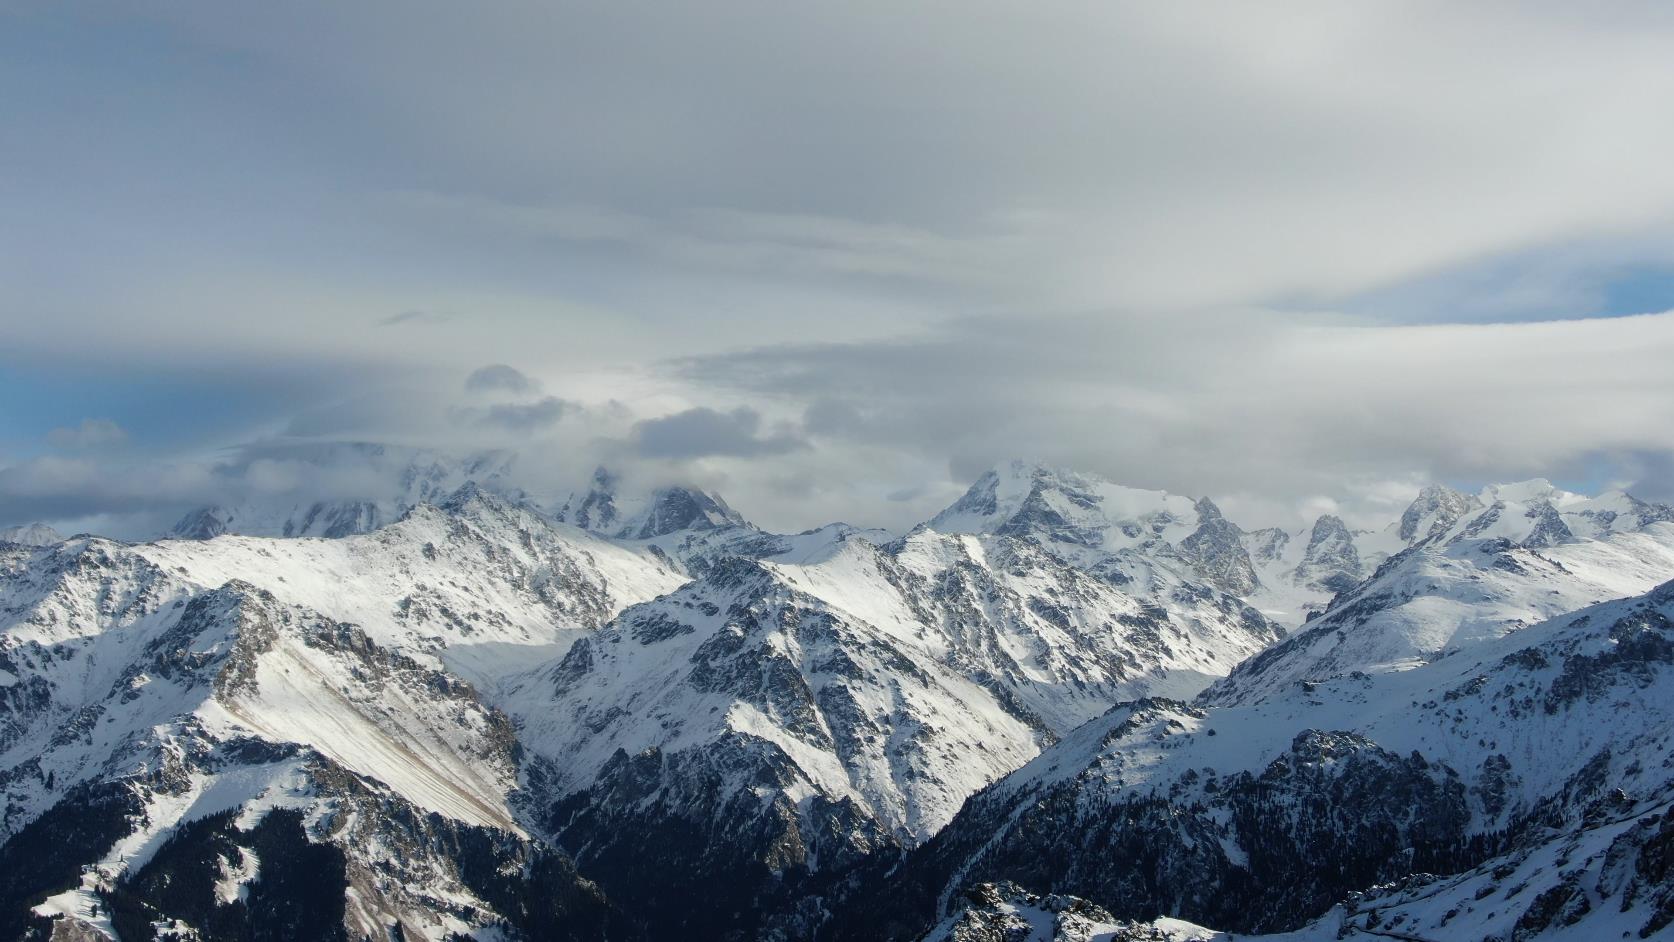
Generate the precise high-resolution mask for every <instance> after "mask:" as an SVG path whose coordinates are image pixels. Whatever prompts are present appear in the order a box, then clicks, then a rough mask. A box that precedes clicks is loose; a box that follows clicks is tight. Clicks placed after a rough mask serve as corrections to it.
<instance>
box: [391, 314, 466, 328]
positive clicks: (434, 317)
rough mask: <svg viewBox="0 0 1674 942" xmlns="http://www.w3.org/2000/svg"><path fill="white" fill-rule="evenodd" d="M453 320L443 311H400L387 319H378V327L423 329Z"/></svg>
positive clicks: (450, 315) (451, 316)
mask: <svg viewBox="0 0 1674 942" xmlns="http://www.w3.org/2000/svg"><path fill="white" fill-rule="evenodd" d="M451 320H453V315H452V314H449V313H447V312H445V311H401V312H400V313H397V314H391V315H389V316H388V317H380V318H378V326H379V327H401V326H409V327H425V326H430V325H434V324H446V323H447V322H449V321H451Z"/></svg>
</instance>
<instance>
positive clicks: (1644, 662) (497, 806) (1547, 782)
mask: <svg viewBox="0 0 1674 942" xmlns="http://www.w3.org/2000/svg"><path fill="white" fill-rule="evenodd" d="M332 447H334V448H335V447H339V446H332ZM328 450H329V449H328ZM316 457H318V456H316ZM327 459H329V461H331V462H340V461H359V462H362V463H370V464H371V465H375V466H376V467H377V468H378V469H379V473H378V474H377V475H373V476H372V477H369V478H367V479H366V480H367V481H369V482H381V483H378V484H377V486H372V485H371V484H368V485H367V486H366V488H365V496H364V499H362V498H361V497H356V498H354V499H351V500H346V501H338V502H331V501H325V502H315V503H318V504H319V505H320V506H319V507H317V508H316V507H315V506H314V505H313V504H308V505H307V506H304V505H303V504H302V503H299V502H296V501H291V502H289V503H285V502H284V501H279V502H274V501H263V500H252V501H248V502H243V503H239V504H237V505H236V509H235V510H232V511H227V510H224V509H223V510H216V511H210V510H206V511H205V512H204V514H203V515H200V522H202V523H203V524H204V525H203V527H202V528H194V527H187V528H186V530H187V531H191V535H193V536H201V537H205V539H165V540H160V541H156V542H151V543H140V544H127V543H121V542H117V541H112V540H105V539H100V538H96V537H88V536H78V537H73V538H70V539H67V540H66V539H63V538H61V537H59V536H58V535H57V534H52V533H45V532H40V531H29V532H28V533H24V532H23V531H19V533H18V535H19V536H25V537H28V538H27V539H0V927H3V928H0V936H5V937H11V936H13V935H20V936H21V935H27V934H28V933H35V934H36V937H41V938H45V937H46V936H47V934H50V933H54V932H57V933H60V934H61V935H62V934H65V933H68V934H70V936H71V937H74V934H75V933H82V934H83V935H84V936H86V937H90V938H98V937H101V934H103V935H104V936H110V935H118V936H120V937H121V938H124V939H126V938H130V937H134V938H150V937H153V936H155V935H157V934H158V933H160V932H162V931H164V930H165V929H167V928H169V927H173V930H178V931H179V932H181V933H182V934H185V935H189V936H190V935H192V934H193V933H195V934H196V937H199V938H216V939H218V938H244V937H247V936H248V935H249V934H250V933H251V932H253V931H254V929H253V927H254V926H257V925H265V926H273V927H281V929H282V931H281V932H280V934H281V935H288V936H290V937H323V938H331V937H339V938H350V937H353V938H360V937H362V936H371V937H401V938H408V939H412V938H432V939H444V938H448V937H449V936H450V934H457V935H463V936H468V937H477V938H498V939H515V938H563V937H574V938H603V937H607V938H631V937H639V936H640V935H641V934H647V935H650V936H652V937H662V936H669V935H684V936H686V937H692V938H754V937H763V938H785V939H789V938H804V937H813V936H816V935H818V936H822V937H826V936H829V937H834V938H909V937H916V936H919V935H922V934H923V933H925V932H932V931H933V932H934V933H935V934H933V936H932V937H933V938H937V939H941V938H957V939H989V938H1005V939H1010V938H1014V937H1033V936H1028V935H1023V936H1019V935H1018V933H1020V932H1032V933H1035V934H1036V936H1038V937H1040V938H1065V939H1081V938H1088V939H1094V938H1096V939H1130V938H1131V939H1190V938H1198V937H1208V938H1222V937H1223V936H1222V935H1220V932H1211V931H1210V930H1208V929H1204V928H1202V926H1213V927H1215V928H1216V929H1217V930H1220V931H1231V932H1237V933H1240V934H1242V933H1245V932H1249V931H1254V930H1260V931H1278V930H1283V931H1285V932H1294V933H1298V934H1297V935H1295V936H1294V938H1298V939H1301V938H1308V939H1315V938H1320V939H1323V938H1326V937H1327V935H1326V934H1327V933H1329V934H1330V937H1335V934H1336V933H1338V932H1340V931H1373V930H1376V931H1383V930H1384V929H1388V928H1389V927H1391V926H1395V927H1397V928H1396V929H1394V930H1392V931H1396V932H1407V934H1408V935H1412V936H1415V937H1419V938H1439V937H1447V933H1448V931H1449V930H1448V927H1449V926H1453V927H1459V931H1461V932H1464V933H1466V934H1473V933H1474V935H1472V937H1487V936H1490V935H1499V936H1503V937H1508V938H1509V937H1511V936H1513V935H1516V933H1518V932H1524V934H1528V933H1529V932H1536V933H1545V934H1547V935H1550V936H1552V937H1562V933H1563V932H1571V934H1572V935H1573V934H1574V933H1575V932H1580V931H1581V928H1574V929H1573V930H1572V929H1571V928H1570V925H1571V924H1572V923H1573V926H1574V927H1586V928H1598V927H1601V926H1606V925H1607V928H1608V930H1609V931H1610V933H1611V934H1612V935H1615V934H1619V931H1621V930H1624V929H1625V930H1629V931H1632V932H1638V931H1639V930H1640V929H1641V928H1642V927H1647V926H1650V927H1653V928H1652V929H1651V931H1661V930H1660V926H1662V925H1666V924H1667V923H1666V921H1664V922H1663V923H1657V922H1656V920H1657V919H1659V918H1662V917H1661V916H1659V915H1657V914H1658V913H1664V912H1668V913H1674V903H1670V902H1669V900H1670V899H1674V893H1671V892H1670V890H1669V883H1670V878H1669V876H1668V873H1667V872H1666V871H1664V870H1658V869H1657V868H1656V866H1654V864H1653V863H1646V862H1645V861H1647V860H1652V859H1653V858H1656V855H1657V854H1660V853H1663V851H1662V850H1659V848H1662V847H1664V846H1665V844H1667V842H1668V841H1669V840H1670V839H1669V838H1668V837H1667V836H1666V833H1665V832H1667V833H1674V824H1669V825H1668V826H1667V827H1666V828H1665V827H1664V825H1663V824H1662V823H1661V822H1662V820H1663V819H1662V818H1661V817H1656V815H1664V814H1665V813H1666V810H1667V809H1666V808H1664V809H1662V810H1661V811H1658V810H1657V808H1659V807H1661V806H1658V805H1656V804H1655V802H1656V801H1665V800H1668V798H1669V797H1674V791H1670V792H1669V796H1668V797H1660V798H1659V797H1658V796H1659V795H1662V793H1663V791H1664V790H1666V789H1665V786H1668V788H1669V789H1674V784H1671V783H1669V782H1665V781H1664V779H1665V778H1668V776H1667V773H1666V772H1665V770H1664V767H1663V763H1664V762H1669V763H1671V764H1674V755H1671V754H1670V750H1671V749H1674V746H1671V745H1670V743H1671V742H1674V739H1671V735H1670V733H1669V732H1668V730H1669V729H1674V725H1671V721H1674V716H1670V715H1665V714H1668V713H1669V711H1670V709H1674V708H1671V706H1670V704H1671V703H1674V695H1671V694H1670V693H1669V691H1670V689H1674V688H1670V686H1669V683H1670V676H1669V673H1668V672H1669V670H1670V669H1671V668H1670V666H1669V664H1670V662H1674V655H1671V654H1669V653H1668V652H1670V651H1674V636H1670V635H1669V631H1670V630H1671V629H1670V626H1671V625H1674V622H1671V621H1670V619H1671V618H1674V611H1671V605H1674V601H1671V600H1674V588H1670V587H1669V586H1667V585H1663V583H1666V582H1667V580H1668V579H1669V578H1670V577H1674V511H1671V510H1670V509H1669V508H1667V507H1663V506H1661V505H1656V504H1651V503H1647V502H1644V501H1640V500H1637V499H1635V498H1633V497H1630V496H1628V495H1626V494H1619V493H1616V494H1609V495H1605V496H1603V497H1599V498H1587V497H1582V496H1578V495H1574V494H1568V493H1565V492H1563V491H1561V490H1559V489H1557V488H1555V487H1553V486H1552V485H1550V484H1548V483H1546V482H1544V481H1531V482H1523V483H1519V484H1510V485H1497V486H1492V487H1489V488H1485V489H1484V490H1483V491H1482V492H1481V493H1479V494H1477V495H1474V496H1473V495H1466V494H1462V493H1460V492H1457V491H1453V490H1450V489H1447V488H1444V487H1439V486H1437V487H1431V488H1426V489H1425V490H1424V491H1423V492H1421V493H1420V494H1419V495H1418V497H1417V499H1416V500H1415V501H1414V502H1413V504H1412V505H1411V506H1410V507H1409V508H1408V509H1407V511H1406V512H1405V513H1404V514H1403V515H1402V516H1401V517H1400V518H1399V519H1396V520H1391V521H1389V522H1388V525H1387V526H1385V527H1381V528H1377V529H1374V530H1369V531H1367V530H1354V529H1351V528H1350V527H1349V526H1348V525H1347V524H1346V523H1344V521H1343V520H1341V519H1339V518H1337V517H1335V516H1330V515H1326V516H1322V517H1320V518H1319V519H1317V520H1316V521H1315V522H1314V523H1313V524H1312V525H1311V526H1308V527H1304V528H1302V529H1299V530H1295V531H1287V530H1281V529H1275V528H1269V529H1246V528H1244V527H1242V526H1240V525H1239V524H1238V523H1237V522H1235V521H1233V520H1231V519H1229V518H1228V517H1227V516H1226V515H1225V514H1223V513H1222V512H1221V510H1220V508H1219V507H1218V506H1217V505H1216V504H1215V503H1214V502H1213V500H1211V499H1209V498H1207V497H1199V498H1187V497H1181V496H1178V495H1172V494H1168V493H1165V492H1161V491H1146V490H1138V489H1133V488H1126V487H1122V486H1119V485H1117V484H1114V483H1112V482H1109V481H1105V480H1103V479H1100V478H1098V477H1096V476H1092V475H1086V474H1078V473H1075V472H1070V471H1064V470H1058V469H1052V468H1046V467H1042V466H1038V465H1029V464H1022V463H1008V464H1004V465H1001V466H999V467H996V468H995V469H993V470H992V471H991V472H989V473H987V474H985V475H983V476H982V477H981V478H980V479H979V480H978V481H977V482H976V483H975V484H974V485H973V486H972V487H971V488H970V489H969V490H968V491H967V492H966V494H965V495H964V496H963V497H962V498H960V499H959V500H958V501H957V502H956V503H955V504H953V505H952V506H951V507H949V508H948V509H947V510H945V511H943V512H942V513H940V514H938V515H936V516H935V517H934V518H932V519H931V520H930V521H927V522H926V523H925V524H923V525H921V526H919V527H916V528H914V529H913V530H911V531H910V532H908V533H907V534H906V535H905V536H898V535H895V534H889V533H884V532H880V531H868V530H860V529H857V528H854V527H850V526H846V525H843V524H831V525H828V526H825V527H820V528H816V529H813V530H809V531H806V532H803V533H799V534H777V533H770V532H767V531H764V530H762V529H760V528H758V527H756V526H754V525H752V524H751V523H749V522H748V521H747V520H746V519H744V517H743V516H742V515H740V514H738V513H737V512H736V511H734V510H733V509H732V508H731V507H730V506H728V504H727V503H726V502H725V501H724V500H723V499H721V498H720V496H719V495H716V494H713V493H709V492H706V491H703V490H701V489H697V488H691V487H683V486H678V485H668V486H664V487H660V488H654V489H651V490H648V491H644V492H637V491H633V490H632V489H630V488H627V487H625V486H624V485H623V483H622V482H623V480H624V478H623V477H619V476H618V475H615V474H613V473H610V472H608V471H603V470H601V471H599V472H598V473H596V474H595V475H594V478H593V481H592V483H591V484H590V486H589V487H588V488H587V490H586V491H585V492H583V493H580V494H577V495H572V496H570V497H569V498H568V499H567V500H550V499H547V498H544V497H538V496H533V495H531V494H529V493H526V492H524V491H523V490H521V489H520V488H518V487H517V486H516V485H515V484H513V470H512V469H513V467H514V466H513V463H512V462H513V459H512V457H511V456H505V455H501V456H479V457H478V458H475V459H466V460H456V459H451V458H445V457H442V456H434V455H428V454H421V453H416V452H410V451H402V450H379V449H377V448H375V447H372V446H364V447H363V446H355V447H352V448H349V450H348V452H347V453H345V454H338V453H336V452H335V451H333V452H331V453H330V454H328V455H326V456H324V458H322V459H321V460H322V461H324V460H327ZM391 482H393V484H392V483H391ZM351 490H352V489H349V490H343V491H342V492H344V493H348V492H350V491H351ZM205 515H207V516H205ZM241 531H242V532H241ZM299 534H309V535H305V536H304V535H299ZM1659 585H1661V586H1662V587H1661V588H1656V587H1657V586H1659ZM1622 597H1636V598H1629V599H1628V600H1626V601H1614V602H1612V601H1608V600H1611V599H1620V598H1622ZM1588 606H1592V607H1591V608H1589V607H1588ZM1548 753H1551V755H1548ZM1618 792H1619V794H1617V793H1618ZM1624 802H1625V804H1624ZM1560 859H1562V860H1564V861H1565V862H1563V863H1559V862H1558V861H1559V860H1560ZM1508 868H1509V869H1508ZM1425 873H1430V874H1448V875H1449V876H1444V877H1430V876H1424V875H1423V874H1425ZM1490 885H1492V886H1493V887H1494V888H1493V889H1491V890H1489V889H1486V888H1487V887H1489V886H1490ZM1577 887H1580V889H1579V890H1577V889H1576V888H1577ZM1485 892H1486V893H1489V894H1500V895H1501V896H1503V897H1505V898H1507V899H1508V900H1510V902H1506V903H1495V904H1494V905H1487V904H1484V903H1482V902H1481V901H1482V900H1486V899H1490V898H1492V897H1491V896H1480V897H1479V896H1478V895H1477V894H1481V893H1485ZM1578 894H1579V895H1578ZM322 901H323V905H322ZM1525 901H1528V902H1527V904H1525ZM1444 903H1446V906H1445V908H1443V904H1444ZM1587 907H1590V909H1588V908H1587ZM1605 910H1609V911H1611V912H1613V913H1616V914H1618V915H1616V916H1612V917H1611V918H1612V919H1613V920H1614V921H1611V922H1609V923H1608V924H1606V923H1604V922H1600V921H1599V920H1600V919H1602V918H1603V917H1602V916H1600V915H1598V914H1599V913H1602V912H1604V911H1605ZM1589 912H1591V913H1593V915H1588V913H1589ZM1182 920H1191V921H1192V922H1185V921H1182ZM1397 920H1399V921H1397ZM1508 920H1509V921H1508ZM1518 926H1522V927H1523V928H1522V929H1519V928H1518ZM396 927H398V928H396ZM1400 927H1406V928H1400ZM1413 927H1419V928H1413ZM1531 927H1532V928H1531ZM1409 930H1411V931H1409ZM89 933H91V935H88V934H89ZM1240 937H1242V935H1241V936H1240ZM1518 937H1521V936H1518Z"/></svg>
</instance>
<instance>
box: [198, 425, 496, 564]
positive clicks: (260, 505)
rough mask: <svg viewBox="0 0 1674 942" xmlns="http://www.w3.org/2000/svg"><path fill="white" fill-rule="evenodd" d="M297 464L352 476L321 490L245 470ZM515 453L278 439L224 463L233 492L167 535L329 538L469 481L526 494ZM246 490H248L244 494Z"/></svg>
mask: <svg viewBox="0 0 1674 942" xmlns="http://www.w3.org/2000/svg"><path fill="white" fill-rule="evenodd" d="M259 461H265V462H272V463H274V464H276V465H278V466H279V467H282V468H287V469H291V470H292V471H293V472H294V473H295V474H296V475H298V476H299V477H300V478H301V479H303V480H312V479H316V478H318V479H323V480H332V481H352V482H354V486H353V487H352V488H351V487H347V486H343V487H338V488H335V489H336V490H339V491H348V493H339V494H337V495H335V496H330V497H322V496H320V495H318V494H306V493H304V492H303V491H302V490H300V489H299V490H292V491H286V492H280V493H274V494H252V493H247V492H248V490H249V488H248V482H247V480H246V474H245V472H247V471H248V469H249V467H250V466H251V465H252V464H254V463H255V462H259ZM514 462H515V456H514V455H513V454H511V453H510V452H505V451H487V452H479V453H476V454H471V455H466V456H463V457H455V456H450V455H444V454H441V453H438V452H433V451H429V450H425V449H416V448H398V447H395V446H390V445H380V444H375V443H367V442H324V443H310V444H279V445H273V446H268V447H262V448H253V449H249V450H248V451H247V453H245V454H243V455H241V456H240V457H239V459H238V460H237V461H235V462H233V463H231V464H229V465H227V466H225V467H223V468H221V469H219V474H220V475H221V476H222V477H223V478H225V489H226V490H228V491H231V492H233V495H234V496H232V497H231V498H230V499H223V502H221V503H219V504H210V505H206V506H203V507H199V508H196V509H194V510H191V511H188V512H187V513H186V514H185V515H184V516H182V517H181V519H180V520H179V522H177V523H176V524H175V525H174V526H173V527H172V528H170V530H169V531H168V533H167V534H165V536H167V537H172V538H175V539H188V540H207V539H213V538H215V537H217V536H221V535H223V534H229V533H231V534H238V535H242V536H276V537H305V536H306V537H324V538H327V539H338V538H341V537H345V536H353V535H355V534H358V533H370V532H371V531H373V530H376V529H378V528H379V527H382V526H385V525H386V524H388V523H390V522H392V521H394V520H397V519H399V518H400V517H401V515H402V514H404V513H406V512H407V511H408V510H411V509H412V508H413V507H415V506H417V505H418V504H421V503H437V502H439V501H441V500H442V499H443V498H445V497H446V496H447V495H449V494H451V493H453V492H454V491H456V490H458V489H459V487H460V486H461V485H463V484H466V483H468V482H475V483H477V484H479V485H480V486H482V487H484V488H486V489H488V490H492V491H494V492H496V493H502V494H507V495H510V496H518V497H520V496H522V491H521V490H520V489H519V488H517V487H516V486H515V485H514V484H513V483H512V482H511V474H512V468H513V464H514ZM240 492H244V493H243V495H242V496H239V495H240Z"/></svg>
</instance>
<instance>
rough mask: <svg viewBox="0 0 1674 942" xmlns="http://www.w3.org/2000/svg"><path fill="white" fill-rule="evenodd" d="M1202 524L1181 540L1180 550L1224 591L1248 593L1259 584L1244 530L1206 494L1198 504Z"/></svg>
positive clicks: (1206, 579) (1198, 517)
mask: <svg viewBox="0 0 1674 942" xmlns="http://www.w3.org/2000/svg"><path fill="white" fill-rule="evenodd" d="M1194 509H1195V510H1196V511H1197V520H1198V525H1197V529H1196V530H1193V531H1192V532H1191V534H1190V535H1189V536H1187V537H1186V538H1185V539H1183V540H1181V541H1180V552H1181V554H1182V555H1184V556H1185V557H1186V558H1187V559H1189V560H1191V562H1192V564H1193V565H1195V566H1196V567H1197V571H1198V573H1199V574H1201V575H1202V576H1203V578H1204V580H1205V581H1207V582H1208V583H1209V584H1210V585H1213V586H1215V587H1216V588H1217V589H1220V590H1221V591H1223V592H1230V593H1232V594H1233V595H1248V594H1250V593H1251V592H1254V591H1255V589H1256V586H1257V585H1258V584H1259V583H1258V581H1257V579H1256V571H1255V566H1254V564H1253V563H1251V561H1250V553H1249V550H1248V549H1246V548H1245V547H1244V531H1243V530H1240V529H1239V528H1238V526H1237V525H1236V524H1234V523H1232V522H1231V521H1229V520H1227V519H1226V517H1224V516H1222V515H1221V509H1220V508H1219V507H1216V506H1215V503H1214V501H1211V500H1210V499H1209V498H1207V497H1204V498H1201V499H1200V500H1198V502H1197V503H1196V504H1195V505H1194Z"/></svg>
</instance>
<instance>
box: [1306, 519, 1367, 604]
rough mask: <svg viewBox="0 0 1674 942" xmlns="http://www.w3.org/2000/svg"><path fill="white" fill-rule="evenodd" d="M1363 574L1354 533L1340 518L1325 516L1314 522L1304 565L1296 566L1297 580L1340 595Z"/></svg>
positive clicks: (1309, 534) (1309, 535)
mask: <svg viewBox="0 0 1674 942" xmlns="http://www.w3.org/2000/svg"><path fill="white" fill-rule="evenodd" d="M1362 575H1364V572H1363V570H1362V569H1361V563H1360V552H1359V551H1358V550H1357V549H1356V548H1355V545H1354V534H1353V533H1351V532H1349V528H1348V526H1347V525H1346V524H1344V523H1343V520H1342V518H1341V517H1337V516H1334V515H1332V514H1325V515H1323V516H1321V517H1320V518H1319V519H1318V520H1316V521H1314V527H1313V529H1312V530H1311V531H1309V533H1308V546H1307V549H1306V550H1304V551H1303V555H1302V563H1301V564H1300V565H1299V566H1297V567H1296V576H1295V578H1296V581H1297V582H1298V583H1299V584H1301V585H1306V586H1309V587H1312V588H1316V589H1320V590H1322V591H1326V592H1331V593H1337V592H1343V591H1346V590H1347V589H1349V588H1352V587H1353V586H1354V584H1355V583H1356V582H1359V581H1360V577H1361V576H1362Z"/></svg>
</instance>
